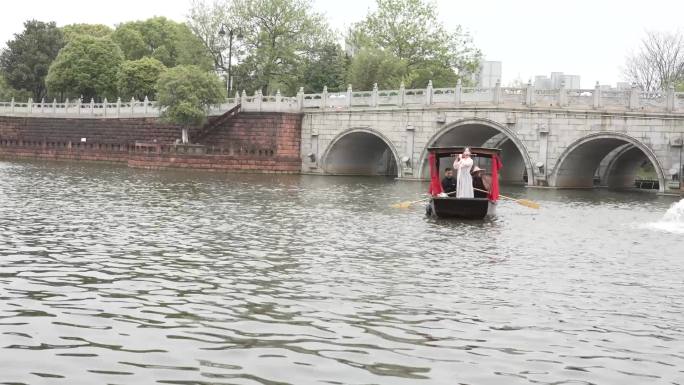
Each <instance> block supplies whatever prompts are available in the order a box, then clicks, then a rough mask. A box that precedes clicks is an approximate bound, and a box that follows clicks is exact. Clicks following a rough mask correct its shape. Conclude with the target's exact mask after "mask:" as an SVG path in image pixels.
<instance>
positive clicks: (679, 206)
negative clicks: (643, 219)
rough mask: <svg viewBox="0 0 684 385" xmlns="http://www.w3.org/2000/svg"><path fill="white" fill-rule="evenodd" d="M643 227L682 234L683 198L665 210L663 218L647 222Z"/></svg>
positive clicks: (683, 219) (683, 223)
mask: <svg viewBox="0 0 684 385" xmlns="http://www.w3.org/2000/svg"><path fill="white" fill-rule="evenodd" d="M645 227H647V228H649V229H653V230H660V231H666V232H668V233H676V234H684V199H682V200H680V201H679V202H677V203H675V204H673V205H672V207H670V208H669V209H668V210H667V212H666V213H665V215H664V216H663V219H661V220H659V221H658V222H654V223H649V224H647V225H646V226H645Z"/></svg>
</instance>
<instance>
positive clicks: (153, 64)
mask: <svg viewBox="0 0 684 385" xmlns="http://www.w3.org/2000/svg"><path fill="white" fill-rule="evenodd" d="M165 70H166V67H165V66H164V64H163V63H162V62H160V61H159V60H157V59H154V58H151V57H144V58H142V59H139V60H127V61H125V62H123V63H122V64H121V67H120V68H119V73H118V75H117V86H118V90H119V96H121V97H122V98H125V99H130V98H131V97H134V98H135V99H137V100H142V99H144V98H145V97H148V98H149V99H154V98H155V96H156V94H157V81H158V80H159V77H160V76H161V74H162V73H163V72H164V71H165Z"/></svg>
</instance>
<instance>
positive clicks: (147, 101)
mask: <svg viewBox="0 0 684 385" xmlns="http://www.w3.org/2000/svg"><path fill="white" fill-rule="evenodd" d="M143 103H145V115H147V108H148V107H149V106H150V99H149V98H148V97H147V95H145V99H144V100H143Z"/></svg>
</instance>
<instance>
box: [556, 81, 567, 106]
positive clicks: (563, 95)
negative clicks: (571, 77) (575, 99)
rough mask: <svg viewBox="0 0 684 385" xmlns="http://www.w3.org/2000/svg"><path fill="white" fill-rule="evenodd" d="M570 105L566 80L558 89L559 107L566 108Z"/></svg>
mask: <svg viewBox="0 0 684 385" xmlns="http://www.w3.org/2000/svg"><path fill="white" fill-rule="evenodd" d="M567 105H568V91H567V90H566V89H565V80H562V81H561V84H560V88H559V89H558V107H565V106H567Z"/></svg>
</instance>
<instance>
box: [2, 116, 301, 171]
mask: <svg viewBox="0 0 684 385" xmlns="http://www.w3.org/2000/svg"><path fill="white" fill-rule="evenodd" d="M301 121H302V116H301V115H300V114H291V113H241V114H239V115H237V116H230V117H228V119H226V117H224V116H219V117H213V118H211V119H210V120H209V122H207V124H206V125H205V126H204V127H195V128H191V129H189V133H188V136H189V137H190V138H191V140H192V143H193V144H178V142H179V141H180V137H181V129H180V127H176V126H170V125H167V124H164V123H163V122H161V121H160V120H158V119H154V118H139V119H135V118H132V119H63V118H53V119H51V118H30V119H27V118H20V117H0V159H6V160H12V159H42V160H58V161H61V160H67V161H85V162H102V163H116V164H123V165H127V166H129V167H135V168H146V169H172V168H182V169H196V170H208V171H217V172H221V171H226V172H254V173H298V172H300V170H301V159H300V142H301V137H300V136H301Z"/></svg>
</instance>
